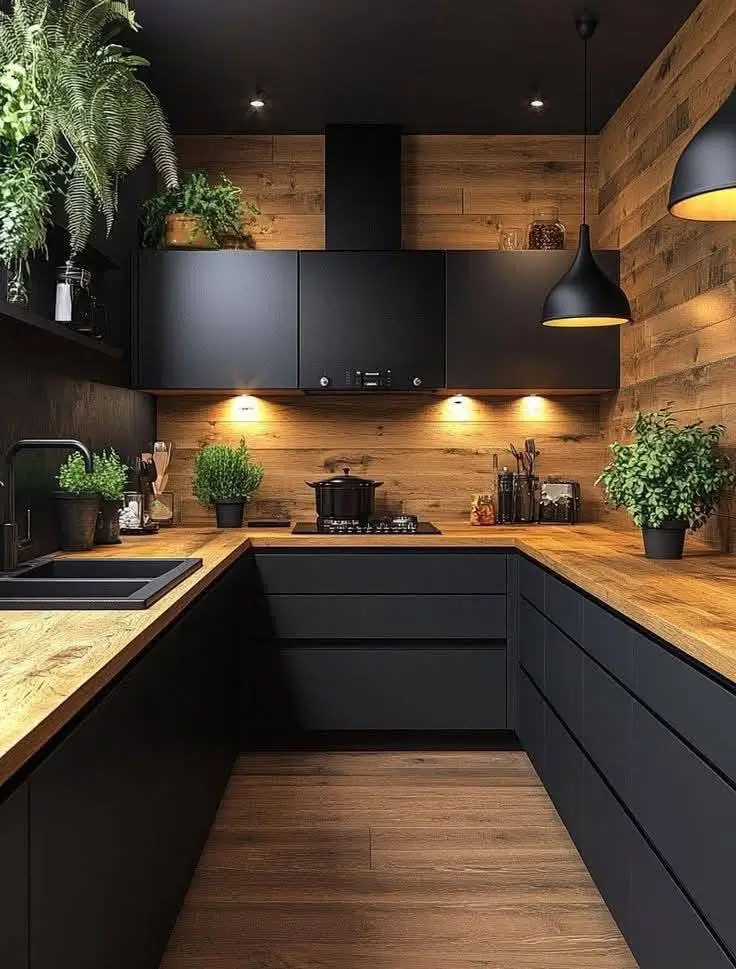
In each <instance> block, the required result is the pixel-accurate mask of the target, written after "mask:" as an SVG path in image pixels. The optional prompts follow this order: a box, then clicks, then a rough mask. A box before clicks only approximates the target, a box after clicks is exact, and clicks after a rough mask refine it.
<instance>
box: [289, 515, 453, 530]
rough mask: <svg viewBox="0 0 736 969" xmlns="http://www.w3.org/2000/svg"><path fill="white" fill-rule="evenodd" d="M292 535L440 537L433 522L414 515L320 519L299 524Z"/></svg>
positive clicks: (295, 526)
mask: <svg viewBox="0 0 736 969" xmlns="http://www.w3.org/2000/svg"><path fill="white" fill-rule="evenodd" d="M291 531H292V535H440V534H441V533H440V530H439V528H437V527H436V526H435V525H433V524H432V523H431V522H422V521H419V520H418V519H417V518H416V517H415V516H414V515H401V516H399V517H397V518H371V519H369V520H368V521H357V520H351V519H343V518H318V519H317V521H316V522H297V523H296V525H294V527H293V528H292V530H291Z"/></svg>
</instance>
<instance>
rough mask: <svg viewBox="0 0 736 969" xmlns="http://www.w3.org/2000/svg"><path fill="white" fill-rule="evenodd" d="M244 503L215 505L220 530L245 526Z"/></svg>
mask: <svg viewBox="0 0 736 969" xmlns="http://www.w3.org/2000/svg"><path fill="white" fill-rule="evenodd" d="M244 508H245V502H244V501H218V502H217V503H216V504H215V515H216V516H217V527H218V528H240V527H241V526H242V524H243V510H244Z"/></svg>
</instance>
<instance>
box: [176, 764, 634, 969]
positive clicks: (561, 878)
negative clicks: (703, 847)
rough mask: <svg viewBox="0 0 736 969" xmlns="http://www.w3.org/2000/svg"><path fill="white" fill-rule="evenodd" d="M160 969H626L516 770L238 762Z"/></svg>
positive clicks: (625, 954) (525, 770) (526, 778)
mask: <svg viewBox="0 0 736 969" xmlns="http://www.w3.org/2000/svg"><path fill="white" fill-rule="evenodd" d="M161 969H636V963H635V962H634V959H633V957H632V956H631V953H630V952H629V950H628V948H627V946H626V944H625V942H624V940H623V939H622V937H621V935H620V933H619V931H618V929H617V927H616V925H615V923H614V921H613V919H612V917H611V915H610V913H609V912H608V910H607V908H606V907H605V905H604V904H603V901H602V899H601V898H600V896H599V894H598V893H597V891H596V889H595V886H594V885H593V882H592V880H591V878H590V876H589V874H588V872H587V869H586V868H585V866H584V865H583V862H582V860H581V859H580V857H579V855H578V854H577V852H576V851H575V848H574V846H573V844H572V842H571V841H570V838H569V836H568V834H567V831H566V830H565V828H564V826H563V824H562V822H561V821H560V819H559V817H558V815H557V813H556V811H555V810H554V808H553V806H552V804H551V802H550V800H549V798H548V797H547V794H546V792H545V791H544V789H543V787H542V786H541V784H540V782H539V779H538V778H537V777H536V774H534V772H533V770H532V769H531V766H530V765H529V761H528V760H527V758H526V755H524V754H520V753H519V752H516V751H505V752H499V751H495V752H471V753H453V752H441V753H439V752H438V753H435V752H432V753H426V754H425V753H421V752H419V753H418V752H411V753H380V754H372V753H367V754H353V753H350V754H345V753H336V754H326V753H320V754H311V753H310V754H282V755H273V754H268V755H253V756H250V755H247V756H243V757H241V758H240V760H239V762H238V764H237V766H236V770H235V772H234V774H233V777H232V778H231V781H230V784H229V786H228V790H227V792H226V795H225V797H224V799H223V802H222V804H221V806H220V811H219V813H218V816H217V819H216V821H215V824H214V826H213V829H212V833H211V836H210V839H209V842H208V844H207V846H206V848H205V851H204V853H203V856H202V858H201V861H200V865H199V868H198V870H197V873H196V875H195V877H194V880H193V882H192V885H191V888H190V891H189V894H188V896H187V899H186V902H185V904H184V907H183V909H182V911H181V914H180V917H179V920H178V923H177V925H176V927H175V929H174V932H173V935H172V937H171V940H170V943H169V947H168V950H167V953H166V955H165V957H164V960H163V962H162V966H161Z"/></svg>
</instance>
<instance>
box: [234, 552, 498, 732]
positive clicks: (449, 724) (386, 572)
mask: <svg viewBox="0 0 736 969" xmlns="http://www.w3.org/2000/svg"><path fill="white" fill-rule="evenodd" d="M255 562H256V567H257V570H258V582H257V586H258V595H257V597H256V601H255V602H254V603H253V605H252V607H251V609H250V610H249V624H248V628H249V631H250V632H251V633H252V634H253V636H254V642H253V643H252V645H251V646H250V648H249V649H248V651H247V653H246V654H244V656H243V657H242V668H243V673H242V690H243V704H242V710H243V716H242V726H241V729H242V735H243V740H244V742H245V743H246V745H249V744H253V743H259V742H261V740H263V739H267V740H269V742H270V740H272V739H273V738H278V737H279V736H286V737H289V738H291V737H296V738H297V739H298V738H300V737H303V736H305V735H309V734H310V733H315V732H335V733H336V734H339V733H340V732H343V733H344V732H345V731H350V732H352V731H371V732H373V731H388V732H398V731H490V730H505V729H506V728H507V726H508V710H507V673H508V669H507V656H506V635H507V604H508V603H507V595H506V588H507V555H505V554H496V553H489V552H487V551H480V552H478V551H473V550H469V551H457V550H453V551H444V550H442V549H436V550H431V551H426V550H419V549H413V550H398V549H397V550H395V551H391V552H387V551H385V550H373V549H366V550H365V551H356V550H353V549H350V550H344V551H343V550H340V551H333V550H322V551H320V552H318V553H315V552H314V551H309V550H304V551H292V550H290V551H288V552H280V551H263V552H257V553H256V555H255ZM255 585H256V583H254V586H255ZM318 590H319V591H318ZM326 590H329V591H326Z"/></svg>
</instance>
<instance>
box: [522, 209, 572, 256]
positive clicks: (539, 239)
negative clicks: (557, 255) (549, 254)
mask: <svg viewBox="0 0 736 969" xmlns="http://www.w3.org/2000/svg"><path fill="white" fill-rule="evenodd" d="M529 248H530V249H564V248H565V226H564V225H563V224H562V223H561V222H560V212H559V209H558V208H557V207H556V206H554V205H548V206H545V207H543V208H539V209H535V210H534V214H533V217H532V221H531V224H530V226H529Z"/></svg>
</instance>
